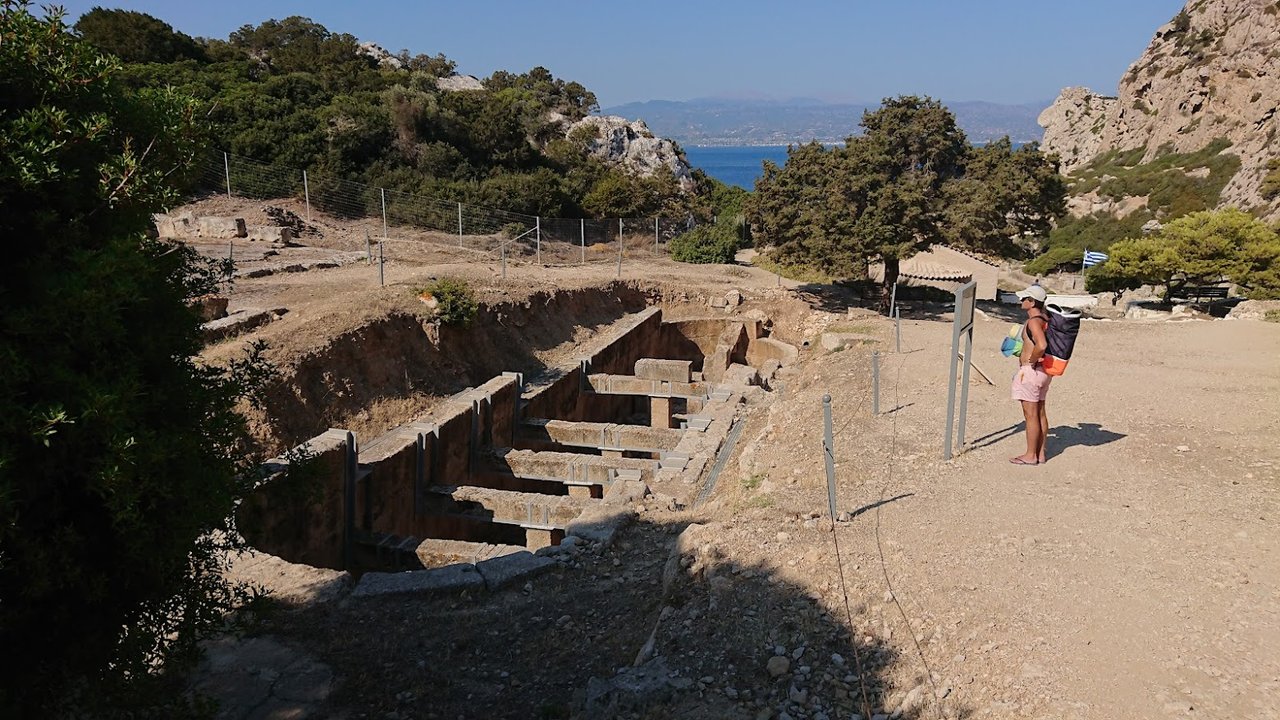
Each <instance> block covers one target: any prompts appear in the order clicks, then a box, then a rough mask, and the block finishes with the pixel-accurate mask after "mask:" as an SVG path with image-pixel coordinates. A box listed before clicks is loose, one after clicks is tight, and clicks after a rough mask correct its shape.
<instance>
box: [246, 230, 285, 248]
mask: <svg viewBox="0 0 1280 720" xmlns="http://www.w3.org/2000/svg"><path fill="white" fill-rule="evenodd" d="M245 237H246V239H248V240H250V241H251V242H269V243H272V244H274V245H288V244H290V243H292V242H293V230H292V229H290V228H287V227H279V226H277V225H251V226H249V227H248V228H246V233H245Z"/></svg>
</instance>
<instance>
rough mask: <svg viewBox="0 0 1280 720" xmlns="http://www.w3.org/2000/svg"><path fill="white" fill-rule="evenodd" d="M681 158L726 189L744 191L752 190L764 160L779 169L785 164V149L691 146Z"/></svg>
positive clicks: (763, 146) (779, 146)
mask: <svg viewBox="0 0 1280 720" xmlns="http://www.w3.org/2000/svg"><path fill="white" fill-rule="evenodd" d="M684 154H685V157H687V158H689V164H690V165H692V166H694V167H695V168H701V169H702V171H703V172H705V173H706V174H708V175H710V176H711V177H713V178H715V179H717V180H719V181H720V182H722V183H724V184H726V185H737V186H738V187H740V188H745V189H747V190H755V186H756V178H758V177H760V174H761V172H762V171H761V169H760V167H761V163H763V162H764V161H765V160H772V161H773V162H774V164H776V165H777V166H778V167H782V166H783V165H785V164H786V162H787V146H786V145H750V146H736V145H724V146H712V145H690V146H686V147H685V148H684Z"/></svg>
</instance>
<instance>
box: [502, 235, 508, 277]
mask: <svg viewBox="0 0 1280 720" xmlns="http://www.w3.org/2000/svg"><path fill="white" fill-rule="evenodd" d="M501 247H502V279H503V280H506V279H507V244H506V243H503V244H502V245H501Z"/></svg>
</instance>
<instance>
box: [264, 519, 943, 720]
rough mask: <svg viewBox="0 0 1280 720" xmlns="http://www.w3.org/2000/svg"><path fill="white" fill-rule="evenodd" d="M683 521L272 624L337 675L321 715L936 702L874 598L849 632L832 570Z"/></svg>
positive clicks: (717, 711) (640, 526)
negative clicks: (441, 592)
mask: <svg viewBox="0 0 1280 720" xmlns="http://www.w3.org/2000/svg"><path fill="white" fill-rule="evenodd" d="M897 499H899V498H893V499H892V500H897ZM892 500H886V501H885V502H892ZM686 526H687V522H648V521H646V522H640V523H636V524H634V525H632V526H631V527H630V528H627V529H626V530H624V531H623V532H622V533H621V535H620V537H619V540H618V541H617V542H615V543H614V544H613V545H612V546H611V547H610V548H608V549H603V550H600V549H595V550H592V549H588V550H577V551H566V552H564V553H563V554H561V555H560V556H558V557H560V558H561V559H560V560H559V561H558V563H557V567H556V568H554V569H553V570H551V571H550V572H548V573H545V574H543V575H540V576H536V577H533V578H532V579H530V580H529V581H528V583H527V584H526V583H524V582H523V581H518V582H517V583H515V584H514V585H513V586H512V587H509V588H507V589H505V590H500V591H497V592H493V593H489V592H485V591H483V590H481V591H479V592H478V593H471V594H466V593H464V594H460V595H458V594H455V595H452V596H438V597H422V596H418V595H400V596H389V597H375V598H348V599H346V600H343V601H340V602H336V603H329V604H325V605H318V606H312V607H310V608H306V609H302V610H296V611H292V612H288V613H283V614H281V615H280V616H279V617H277V618H275V619H274V620H273V622H272V623H271V627H269V628H267V631H268V632H271V633H274V634H276V635H278V636H282V637H283V638H284V639H285V640H287V641H289V642H291V643H293V644H296V645H298V646H301V647H302V648H303V649H305V651H307V652H308V653H309V654H311V655H312V656H314V657H315V658H316V659H317V660H319V661H321V662H323V663H325V664H327V665H328V666H330V667H331V668H332V669H333V671H334V673H335V676H336V678H337V683H336V688H337V689H336V691H335V693H334V694H333V695H332V696H331V697H330V698H329V699H328V701H327V704H326V707H325V708H324V710H325V712H327V713H328V714H330V715H344V716H352V717H355V716H367V717H393V716H394V717H398V718H427V717H440V718H455V717H467V718H473V717H484V718H521V719H522V720H523V719H525V718H592V719H594V718H669V717H697V718H712V719H717V718H724V719H726V720H728V719H729V718H743V717H748V718H750V717H762V716H763V715H764V711H766V710H768V711H769V713H770V717H778V716H779V715H780V713H782V712H787V713H789V714H791V716H792V717H817V716H819V714H820V713H821V714H825V715H826V716H828V717H832V718H837V717H838V718H848V717H850V716H851V715H852V714H854V713H862V714H863V716H864V717H867V714H866V713H867V711H868V710H869V711H870V712H871V713H872V714H875V713H885V714H888V713H892V712H894V711H896V710H902V714H901V715H900V717H904V718H908V719H911V718H919V717H924V716H925V715H928V716H933V715H934V714H936V711H937V710H939V709H940V708H938V707H937V706H935V705H934V702H935V701H934V700H933V699H932V698H933V697H934V691H933V690H932V689H931V686H930V683H928V682H927V681H922V679H921V678H922V677H924V676H925V675H921V674H919V673H916V674H912V673H911V672H910V668H914V660H912V659H910V658H905V657H899V655H898V653H897V652H896V651H895V650H894V649H893V648H892V647H891V646H890V645H888V644H887V643H886V642H884V641H882V640H881V639H880V638H879V625H878V624H876V623H875V621H874V620H873V619H872V618H873V616H872V615H871V612H872V611H871V610H869V609H868V603H874V602H877V601H878V600H872V599H868V598H863V597H861V596H859V595H858V594H857V593H856V592H853V593H851V594H850V602H851V603H852V613H853V618H854V625H855V627H856V628H857V629H856V632H855V633H852V635H853V637H851V633H850V628H849V624H848V620H847V615H846V610H845V605H844V603H843V601H842V600H841V599H840V598H842V592H841V587H840V584H839V582H838V581H832V582H830V583H828V582H822V583H819V582H818V581H817V580H816V579H814V580H813V581H812V582H807V583H804V584H797V583H795V582H792V581H790V580H788V579H787V577H786V576H787V575H788V573H790V575H791V577H795V576H796V575H797V574H798V573H799V572H800V571H798V570H795V569H793V568H789V567H787V566H788V559H791V560H792V563H791V564H792V565H794V558H795V557H796V553H795V552H794V551H793V552H787V551H788V548H787V547H786V546H785V545H783V541H781V540H779V541H778V542H779V545H780V546H779V548H778V549H777V550H776V551H774V550H768V549H765V550H760V549H759V548H764V547H765V545H763V544H760V545H759V548H757V547H756V546H757V544H758V543H756V542H754V541H753V542H749V543H743V542H742V538H741V537H738V540H737V542H736V543H734V542H733V541H732V540H730V539H727V538H726V536H724V535H722V534H720V533H719V532H716V531H714V530H715V528H710V527H708V528H695V530H696V532H693V533H691V535H689V536H686V538H689V537H692V538H693V540H692V541H691V542H686V543H685V545H686V547H687V548H688V550H687V551H686V552H685V553H684V554H683V555H673V554H672V553H671V549H672V547H674V544H675V542H676V538H677V536H678V535H679V534H680V533H681V532H682V531H683V530H685V528H686ZM772 542H773V535H772V533H770V534H769V539H768V544H772ZM744 545H748V546H749V547H744ZM792 550H794V548H793V549H792ZM733 556H737V557H741V558H746V559H745V560H744V561H742V562H737V561H734V560H733V559H731V557H733ZM672 557H674V558H675V560H670V558H672ZM752 558H758V559H752ZM830 562H831V563H832V568H833V570H834V564H835V559H834V555H833V556H832V558H831V560H830ZM850 572H851V570H850V569H846V571H845V573H846V575H848V574H849V573H850ZM664 576H665V578H666V580H665V582H664ZM831 577H833V578H834V577H836V573H834V572H832V573H831ZM850 582H851V583H853V582H854V579H853V578H851V579H850ZM642 648H644V649H647V650H648V652H645V651H644V650H642ZM782 657H785V658H786V661H785V662H783V661H782V660H781V659H780V658H782ZM638 661H639V662H638ZM899 663H903V664H904V668H902V669H901V670H905V672H894V673H893V674H892V677H894V678H902V677H914V678H915V680H912V681H911V682H913V683H914V685H915V687H918V689H916V690H915V692H914V693H912V692H910V691H911V690H913V687H902V686H901V685H899V686H895V685H894V682H893V681H892V680H891V679H890V672H889V671H890V670H892V669H894V667H895V665H897V664H899ZM637 665H639V666H640V667H639V668H637V667H635V666H637ZM784 666H785V667H784ZM859 667H861V672H860V671H859ZM926 675H927V674H926ZM922 682H923V684H921V683H922ZM864 693H865V697H866V703H865V704H864V702H863V696H864ZM908 698H910V699H908ZM941 702H944V703H946V704H947V705H948V707H947V711H948V712H949V713H951V716H952V717H966V716H967V715H968V711H967V710H966V709H965V708H963V707H959V706H957V705H955V704H953V703H954V698H953V699H952V700H951V701H941ZM393 714H394V715H393ZM895 717H898V716H895Z"/></svg>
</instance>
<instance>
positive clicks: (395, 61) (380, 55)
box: [360, 42, 404, 70]
mask: <svg viewBox="0 0 1280 720" xmlns="http://www.w3.org/2000/svg"><path fill="white" fill-rule="evenodd" d="M360 52H361V54H363V55H367V56H368V57H371V58H373V59H374V61H375V62H377V63H378V65H379V66H380V67H384V68H392V69H394V70H400V69H401V68H403V67H404V63H402V62H400V58H398V57H396V56H395V55H392V54H391V52H390V51H388V50H387V49H386V48H384V47H382V46H381V45H379V44H378V43H375V42H362V43H360Z"/></svg>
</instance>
